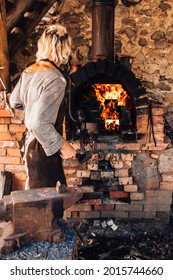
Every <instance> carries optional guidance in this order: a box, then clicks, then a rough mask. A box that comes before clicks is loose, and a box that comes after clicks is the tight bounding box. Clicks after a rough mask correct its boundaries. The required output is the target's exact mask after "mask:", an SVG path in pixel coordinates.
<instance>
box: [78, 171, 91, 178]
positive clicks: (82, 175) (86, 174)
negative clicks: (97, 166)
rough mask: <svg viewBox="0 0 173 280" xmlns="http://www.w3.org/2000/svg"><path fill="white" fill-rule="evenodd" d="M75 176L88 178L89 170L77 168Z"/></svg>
mask: <svg viewBox="0 0 173 280" xmlns="http://www.w3.org/2000/svg"><path fill="white" fill-rule="evenodd" d="M77 177H79V178H89V177H90V171H89V170H77Z"/></svg>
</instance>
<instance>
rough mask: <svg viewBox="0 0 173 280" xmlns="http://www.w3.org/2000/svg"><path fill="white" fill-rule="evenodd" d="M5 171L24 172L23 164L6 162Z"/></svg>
mask: <svg viewBox="0 0 173 280" xmlns="http://www.w3.org/2000/svg"><path fill="white" fill-rule="evenodd" d="M5 171H9V172H24V171H25V166H24V165H22V164H19V165H14V164H6V165H5Z"/></svg>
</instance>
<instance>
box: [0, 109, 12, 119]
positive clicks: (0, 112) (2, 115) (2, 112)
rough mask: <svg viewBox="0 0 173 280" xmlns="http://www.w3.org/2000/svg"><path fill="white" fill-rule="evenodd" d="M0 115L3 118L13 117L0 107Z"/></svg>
mask: <svg viewBox="0 0 173 280" xmlns="http://www.w3.org/2000/svg"><path fill="white" fill-rule="evenodd" d="M0 117H1V118H3V117H5V118H11V117H13V113H10V112H8V111H6V110H5V109H0Z"/></svg>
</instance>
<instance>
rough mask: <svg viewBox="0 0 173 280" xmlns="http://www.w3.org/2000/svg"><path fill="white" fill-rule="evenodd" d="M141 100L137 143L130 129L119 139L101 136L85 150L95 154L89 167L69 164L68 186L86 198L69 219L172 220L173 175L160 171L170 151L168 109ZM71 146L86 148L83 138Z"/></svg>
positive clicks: (73, 208)
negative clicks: (162, 160) (166, 135)
mask: <svg viewBox="0 0 173 280" xmlns="http://www.w3.org/2000/svg"><path fill="white" fill-rule="evenodd" d="M138 101H139V100H138ZM138 101H136V103H137V105H136V128H137V129H136V132H135V133H134V134H135V137H136V139H135V140H132V141H127V139H128V131H126V132H125V131H122V132H121V136H120V137H119V136H118V137H116V136H110V135H108V136H105V135H104V136H101V135H99V137H98V138H97V140H96V141H93V143H92V145H86V146H85V149H86V151H92V156H91V158H90V159H88V160H87V161H86V162H85V163H82V164H81V163H79V162H78V161H77V160H73V161H64V168H65V173H66V177H67V183H68V186H69V187H74V185H76V186H77V187H79V188H81V189H82V191H83V197H82V198H81V199H80V200H79V201H78V202H77V203H76V204H74V205H72V206H71V207H70V208H69V209H68V210H67V211H66V216H67V218H68V219H100V218H103V219H104V218H118V219H129V218H130V219H155V220H164V221H165V220H166V221H169V218H170V211H171V204H172V190H173V172H168V171H167V170H165V171H164V170H163V168H160V167H159V162H160V157H161V155H163V153H164V151H165V150H167V149H169V140H168V139H166V137H165V134H164V107H163V105H161V104H159V103H155V102H151V103H150V102H149V103H148V101H147V102H146V103H145V104H144V103H140V102H138ZM145 101H146V100H145ZM149 104H150V105H149ZM149 110H151V112H150V113H152V124H153V131H154V134H153V133H151V123H150V124H149V125H148V115H149ZM124 135H125V139H124V138H123V137H124ZM153 135H154V136H153ZM129 136H130V137H131V134H129ZM129 139H130V138H129ZM69 142H71V144H72V145H74V147H75V148H76V149H77V150H79V151H80V150H81V149H82V148H83V147H82V146H83V145H82V144H81V142H80V140H78V141H69ZM138 165H139V166H140V168H138ZM139 173H140V174H139Z"/></svg>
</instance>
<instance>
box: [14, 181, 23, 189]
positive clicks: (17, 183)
mask: <svg viewBox="0 0 173 280" xmlns="http://www.w3.org/2000/svg"><path fill="white" fill-rule="evenodd" d="M24 189H25V181H18V180H17V181H13V183H12V190H13V191H15V190H24Z"/></svg>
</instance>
